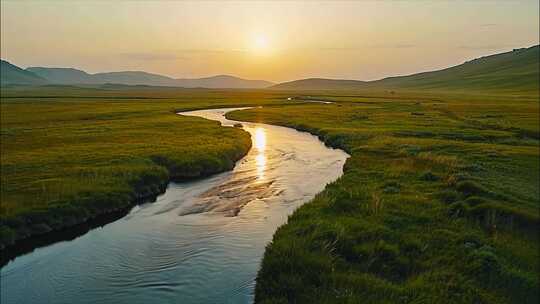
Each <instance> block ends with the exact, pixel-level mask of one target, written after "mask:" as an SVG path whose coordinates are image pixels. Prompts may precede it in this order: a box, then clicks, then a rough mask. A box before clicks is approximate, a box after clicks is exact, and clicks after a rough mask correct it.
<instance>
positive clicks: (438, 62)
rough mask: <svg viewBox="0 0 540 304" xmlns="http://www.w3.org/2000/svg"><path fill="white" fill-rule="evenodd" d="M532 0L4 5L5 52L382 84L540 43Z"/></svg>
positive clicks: (116, 65)
mask: <svg viewBox="0 0 540 304" xmlns="http://www.w3.org/2000/svg"><path fill="white" fill-rule="evenodd" d="M538 11H539V3H538V0H530V1H515V0H512V1H399V2H393V1H387V2H371V1H347V2H334V1H333V2H314V1H311V2H288V1H287V2H256V3H253V2H247V1H245V2H206V1H199V2H174V1H167V2H158V1H148V2H142V1H137V2H113V1H110V2H109V1H80V2H75V1H56V2H53V1H4V0H2V1H1V17H2V19H1V57H2V58H3V59H7V60H8V61H10V62H12V63H14V64H16V65H19V66H22V67H27V66H55V67H76V68H80V69H83V70H86V71H88V72H92V73H94V72H105V71H119V70H144V71H148V72H154V73H161V74H165V75H169V76H173V77H199V76H209V75H215V74H231V75H236V76H240V77H245V78H252V79H255V78H256V79H267V80H272V81H285V80H293V79H298V78H305V77H328V78H350V79H361V80H369V79H377V78H382V77H385V76H391V75H398V74H410V73H414V72H418V71H425V70H430V69H435V68H441V67H446V66H449V65H454V64H459V63H462V62H463V61H465V60H468V59H471V58H474V57H477V56H481V55H486V54H492V53H497V52H501V51H507V50H511V49H513V48H518V47H527V46H531V45H535V44H538V43H539V12H538Z"/></svg>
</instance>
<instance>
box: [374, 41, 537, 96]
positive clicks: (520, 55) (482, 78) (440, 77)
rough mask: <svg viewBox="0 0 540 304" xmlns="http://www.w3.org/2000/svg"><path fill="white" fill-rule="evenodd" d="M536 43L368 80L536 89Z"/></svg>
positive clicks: (414, 86)
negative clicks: (445, 66)
mask: <svg viewBox="0 0 540 304" xmlns="http://www.w3.org/2000/svg"><path fill="white" fill-rule="evenodd" d="M539 50H540V47H539V46H533V47H530V48H526V49H519V50H515V51H512V52H507V53H502V54H496V55H491V56H485V57H482V58H478V59H475V60H471V61H469V62H466V63H464V64H461V65H458V66H454V67H451V68H448V69H444V70H440V71H434V72H427V73H420V74H415V75H411V76H402V77H391V78H386V79H383V80H380V81H375V82H373V83H371V84H372V85H374V86H382V87H388V88H412V89H444V90H452V91H456V90H460V91H463V90H469V91H471V90H474V91H481V90H484V91H485V90H490V91H492V92H493V91H507V90H509V91H510V92H516V91H519V92H520V93H522V94H523V93H535V92H538V86H539V82H540V79H539V69H540V67H539V61H540V53H539Z"/></svg>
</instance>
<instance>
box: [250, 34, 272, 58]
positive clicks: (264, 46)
mask: <svg viewBox="0 0 540 304" xmlns="http://www.w3.org/2000/svg"><path fill="white" fill-rule="evenodd" d="M251 48H252V50H253V52H254V53H257V54H266V53H268V52H270V50H271V48H270V41H269V40H268V37H267V36H265V35H257V36H255V38H253V41H252V46H251Z"/></svg>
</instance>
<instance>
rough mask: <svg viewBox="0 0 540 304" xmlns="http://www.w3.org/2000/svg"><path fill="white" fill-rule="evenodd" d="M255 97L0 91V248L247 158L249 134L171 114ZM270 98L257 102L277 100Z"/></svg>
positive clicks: (180, 92)
mask: <svg viewBox="0 0 540 304" xmlns="http://www.w3.org/2000/svg"><path fill="white" fill-rule="evenodd" d="M150 96H151V97H150ZM259 96H261V93H253V92H243V91H238V92H221V91H217V90H214V91H212V90H204V91H202V90H179V89H156V88H154V89H149V88H136V87H135V88H125V87H124V88H122V89H121V90H117V89H114V90H102V89H92V88H83V89H81V88H75V87H63V86H46V87H40V88H32V87H20V88H11V89H8V88H3V89H2V99H1V104H0V106H1V164H2V170H1V172H2V179H1V202H2V203H1V207H0V211H1V221H0V248H1V247H4V246H6V245H12V244H14V242H15V241H17V240H21V239H24V238H27V237H29V236H33V235H38V234H44V233H47V232H49V231H51V230H59V229H62V228H66V227H69V226H73V225H75V224H78V223H81V222H84V221H86V220H88V219H92V218H95V217H96V216H98V215H100V214H103V213H109V212H114V211H118V210H121V209H126V208H128V207H130V206H132V205H133V204H134V203H135V202H140V201H144V200H145V199H147V198H150V197H153V196H155V195H156V194H158V193H160V192H162V191H163V190H164V188H165V187H166V185H167V183H168V181H169V180H170V179H184V178H196V177H201V176H206V175H209V174H212V173H216V172H221V171H224V170H229V169H231V168H232V167H233V165H234V163H235V161H236V160H238V159H239V158H241V157H242V156H243V155H244V154H245V153H246V152H247V151H248V150H249V148H250V146H251V140H250V138H249V134H248V133H247V132H244V131H242V130H241V129H234V128H222V127H220V126H219V123H217V122H211V121H207V120H204V119H200V118H194V117H182V116H180V115H176V114H175V112H176V111H180V110H189V109H197V108H205V107H224V106H235V105H245V104H246V101H251V102H247V103H249V104H252V103H253V101H252V100H254V99H259ZM272 96H273V95H272V94H267V95H265V97H266V99H267V100H266V101H263V102H260V103H261V104H264V103H265V102H266V103H272V102H276V100H278V99H275V98H273V97H272ZM279 100H283V98H281V99H279Z"/></svg>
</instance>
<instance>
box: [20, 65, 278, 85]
mask: <svg viewBox="0 0 540 304" xmlns="http://www.w3.org/2000/svg"><path fill="white" fill-rule="evenodd" d="M26 70H27V71H30V72H32V73H35V74H37V75H39V76H41V77H43V78H45V79H47V80H49V81H50V82H51V83H55V84H72V85H73V84H106V83H115V84H124V85H148V86H169V87H184V88H266V87H269V86H271V85H273V83H271V82H268V81H264V80H248V79H242V78H238V77H234V76H228V75H218V76H213V77H206V78H194V79H174V78H171V77H167V76H163V75H159V74H152V73H147V72H141V71H125V72H110V73H96V74H89V73H86V72H84V71H81V70H77V69H72V68H44V67H30V68H27V69H26Z"/></svg>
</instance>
